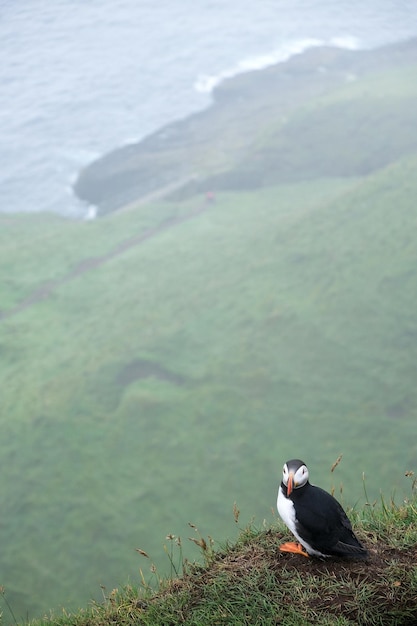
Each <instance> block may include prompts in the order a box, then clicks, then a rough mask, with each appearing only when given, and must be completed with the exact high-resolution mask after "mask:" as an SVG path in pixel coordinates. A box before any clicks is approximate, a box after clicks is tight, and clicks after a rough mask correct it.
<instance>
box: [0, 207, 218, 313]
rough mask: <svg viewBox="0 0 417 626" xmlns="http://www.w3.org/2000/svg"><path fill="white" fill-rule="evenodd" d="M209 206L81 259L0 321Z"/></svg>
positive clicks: (189, 218) (192, 217) (172, 218)
mask: <svg viewBox="0 0 417 626" xmlns="http://www.w3.org/2000/svg"><path fill="white" fill-rule="evenodd" d="M209 205H210V199H207V200H206V201H205V202H204V203H203V204H202V205H200V207H198V208H197V209H194V210H193V211H191V212H190V213H187V214H186V215H182V216H180V217H170V218H168V219H166V220H164V221H163V222H162V223H161V224H160V225H159V226H156V227H155V228H151V229H149V230H146V231H145V232H143V233H140V234H138V235H134V236H133V237H129V238H128V239H124V240H123V241H121V242H120V243H118V244H117V245H116V246H114V248H112V249H111V250H110V251H109V252H107V253H106V254H103V255H101V256H96V257H90V258H87V259H83V260H82V261H80V263H78V264H77V265H76V266H75V267H74V268H73V269H72V270H71V271H70V272H68V273H67V274H65V275H64V276H62V277H61V278H57V279H55V280H49V281H46V282H44V283H42V284H41V285H40V286H39V287H38V288H37V289H35V290H34V291H33V292H32V293H30V294H29V295H28V296H27V297H26V298H24V299H23V300H21V301H20V302H19V303H18V304H16V305H15V306H14V307H12V308H10V309H8V310H1V309H0V321H2V320H5V319H10V318H11V317H14V316H15V315H17V314H18V313H21V312H22V311H26V310H27V309H29V308H30V307H32V306H34V305H35V304H37V303H38V302H42V301H43V300H46V299H47V298H49V296H50V295H51V294H52V293H53V292H54V291H56V290H57V289H58V288H59V287H61V286H62V285H65V284H66V283H69V282H70V281H72V280H74V279H75V278H78V277H79V276H82V275H83V274H85V273H86V272H90V271H91V270H93V269H95V268H97V267H100V266H102V265H104V264H105V263H107V262H108V261H111V260H112V259H114V258H116V257H118V256H120V255H122V254H124V253H125V252H126V251H127V250H130V248H134V247H135V246H139V245H141V244H143V243H144V242H145V241H148V240H149V239H152V238H153V237H156V236H158V235H160V234H161V233H163V232H166V231H167V230H170V229H171V228H175V227H176V226H179V225H180V224H183V223H184V222H188V221H189V220H191V219H194V218H195V217H197V216H198V215H201V214H202V213H204V212H205V211H206V210H207V208H208V206H209Z"/></svg>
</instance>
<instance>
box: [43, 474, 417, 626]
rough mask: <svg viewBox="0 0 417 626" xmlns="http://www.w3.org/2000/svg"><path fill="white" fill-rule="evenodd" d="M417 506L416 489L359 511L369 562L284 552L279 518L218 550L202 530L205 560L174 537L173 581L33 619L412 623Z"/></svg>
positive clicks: (153, 624)
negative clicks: (194, 557)
mask: <svg viewBox="0 0 417 626" xmlns="http://www.w3.org/2000/svg"><path fill="white" fill-rule="evenodd" d="M411 478H412V480H413V477H411ZM413 485H414V487H415V479H414V483H413ZM412 491H414V490H413V489H412ZM415 504H416V502H415V495H414V497H412V498H411V499H410V500H407V501H406V502H405V503H403V504H402V505H401V506H400V507H397V506H395V505H393V504H392V503H390V504H388V505H387V504H386V503H385V502H384V500H382V502H381V503H380V505H379V506H377V507H368V508H367V509H365V510H363V511H361V512H359V511H356V514H355V515H354V520H353V521H354V526H355V532H356V533H357V534H358V535H359V536H360V538H361V540H362V541H363V542H364V543H365V544H366V546H367V549H368V558H367V559H366V560H365V561H354V560H353V561H347V560H340V559H339V560H338V559H329V560H326V561H323V560H319V559H313V558H307V559H306V558H305V557H303V556H295V555H293V554H290V555H289V554H283V553H282V552H280V550H279V545H280V543H282V542H283V540H284V539H286V538H287V537H288V531H287V530H285V531H284V533H285V534H283V527H282V525H279V526H275V525H273V526H271V527H268V528H262V529H261V530H259V529H256V528H254V527H253V526H248V527H246V528H245V529H243V530H242V531H241V532H240V535H239V537H238V539H237V541H236V542H235V543H228V544H225V545H223V546H221V547H220V548H219V547H216V548H215V549H214V550H213V543H212V541H210V538H207V540H206V539H205V538H204V537H202V536H201V534H199V532H198V529H197V531H196V529H194V537H193V538H192V539H193V541H197V542H198V543H199V545H200V547H201V555H200V559H199V560H200V563H199V564H196V563H194V564H193V565H190V564H187V563H185V562H184V561H183V559H182V545H183V543H184V542H183V540H182V539H180V538H179V537H175V536H170V537H169V538H167V539H168V548H167V560H169V561H170V562H171V563H172V567H171V572H170V574H169V575H167V576H166V577H164V578H159V577H158V573H157V572H156V573H155V574H154V579H157V581H158V582H157V587H156V589H155V588H150V587H149V585H148V584H147V582H146V580H144V579H143V578H142V580H141V582H140V584H139V585H132V584H130V585H126V586H124V587H122V588H115V589H112V590H103V596H104V597H103V598H102V601H101V602H100V603H98V604H93V606H91V607H89V608H86V609H84V610H82V611H79V612H77V613H75V614H68V613H66V612H65V613H64V614H63V615H62V616H56V615H55V616H53V618H52V619H45V620H39V621H36V622H34V623H33V622H32V624H33V626H42V625H45V626H50V624H51V623H53V624H55V625H56V626H102V625H104V624H109V623H112V624H118V626H131V625H132V624H135V625H137V626H139V625H140V626H147V625H148V626H159V625H160V626H166V624H184V625H188V626H206V625H207V624H224V625H227V626H230V625H235V626H245V625H249V624H260V625H263V626H273V625H275V624H281V623H282V624H286V625H287V626H312V625H315V626H335V625H336V626H393V625H395V626H409V625H410V624H414V623H415V621H416V619H417V604H416V593H417V566H416V561H415V557H416V542H417V509H416V508H415ZM235 519H236V521H237V522H238V511H236V510H235ZM142 557H144V558H142V561H146V560H147V558H148V557H147V556H146V555H145V554H142Z"/></svg>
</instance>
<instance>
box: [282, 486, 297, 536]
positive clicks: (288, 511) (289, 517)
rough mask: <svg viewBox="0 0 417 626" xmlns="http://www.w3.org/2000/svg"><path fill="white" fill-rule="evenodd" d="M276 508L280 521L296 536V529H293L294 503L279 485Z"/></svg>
mask: <svg viewBox="0 0 417 626" xmlns="http://www.w3.org/2000/svg"><path fill="white" fill-rule="evenodd" d="M277 509H278V513H279V514H280V516H281V519H282V521H283V522H284V524H285V525H286V526H287V528H289V529H290V531H291V532H292V534H293V535H295V536H296V537H297V539H298V540H299V538H298V535H297V531H296V529H295V509H294V503H293V501H292V500H290V499H289V498H286V497H285V495H284V492H283V491H282V487H281V485H280V486H279V489H278V498H277Z"/></svg>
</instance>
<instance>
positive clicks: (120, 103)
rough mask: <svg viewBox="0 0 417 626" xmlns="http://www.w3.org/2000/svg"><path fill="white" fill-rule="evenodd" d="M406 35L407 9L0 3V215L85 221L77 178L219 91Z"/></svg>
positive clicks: (390, 0) (236, 1)
mask: <svg viewBox="0 0 417 626" xmlns="http://www.w3.org/2000/svg"><path fill="white" fill-rule="evenodd" d="M414 35H417V3H416V2H415V0H403V1H402V2H399V1H398V0H368V1H367V2H363V1H362V0H339V1H338V2H334V0H297V2H294V0H259V1H258V2H248V1H247V0H229V1H228V2H221V1H220V0H199V1H198V2H195V0H174V1H172V0H159V1H158V2H154V0H139V1H138V0H112V1H111V2H109V1H108V0H90V1H89V2H85V1H84V0H54V2H46V1H41V0H19V1H18V2H16V1H14V0H13V1H11V0H9V1H8V0H3V1H2V3H1V5H0V58H1V63H0V138H1V141H0V211H2V212H52V213H58V214H61V215H63V216H66V217H75V218H83V217H86V216H87V215H88V214H89V213H88V211H89V209H88V207H87V206H85V205H84V204H82V203H81V202H80V201H79V200H78V199H77V198H76V197H75V196H74V194H73V192H72V184H73V182H74V180H75V177H76V176H77V173H78V172H79V170H80V169H81V168H82V167H84V166H85V165H87V164H88V163H90V162H91V161H93V160H95V159H96V158H98V157H99V156H101V155H102V154H104V153H106V152H108V151H110V150H112V149H114V148H116V147H118V146H120V145H124V144H126V143H131V142H135V141H139V140H140V139H141V138H143V137H145V136H146V135H148V134H149V133H151V132H153V131H155V130H156V129H158V128H159V127H161V126H163V125H164V124H167V123H169V122H172V121H173V120H175V119H178V118H181V117H184V116H186V115H188V114H190V113H191V112H194V111H196V110H199V109H203V108H204V107H207V106H209V105H210V102H211V91H212V89H213V88H214V87H215V86H216V85H217V84H218V83H219V82H220V81H221V80H223V79H225V78H227V77H230V76H233V75H235V74H237V73H239V72H242V71H246V70H248V69H257V68H262V67H265V66H267V65H270V64H272V63H276V62H279V61H283V60H285V59H287V58H288V57H289V56H291V55H292V54H296V53H298V52H301V51H302V50H304V49H306V48H308V47H309V46H314V45H320V44H333V45H338V46H342V47H349V48H371V47H376V46H379V45H382V44H385V43H390V42H393V41H397V40H400V39H405V38H408V37H411V36H414Z"/></svg>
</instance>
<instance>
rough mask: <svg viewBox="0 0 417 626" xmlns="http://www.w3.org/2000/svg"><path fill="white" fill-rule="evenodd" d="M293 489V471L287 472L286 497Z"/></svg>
mask: <svg viewBox="0 0 417 626" xmlns="http://www.w3.org/2000/svg"><path fill="white" fill-rule="evenodd" d="M293 489H294V472H290V473H289V474H288V483H287V498H288V496H289V495H291V493H292V490H293Z"/></svg>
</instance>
